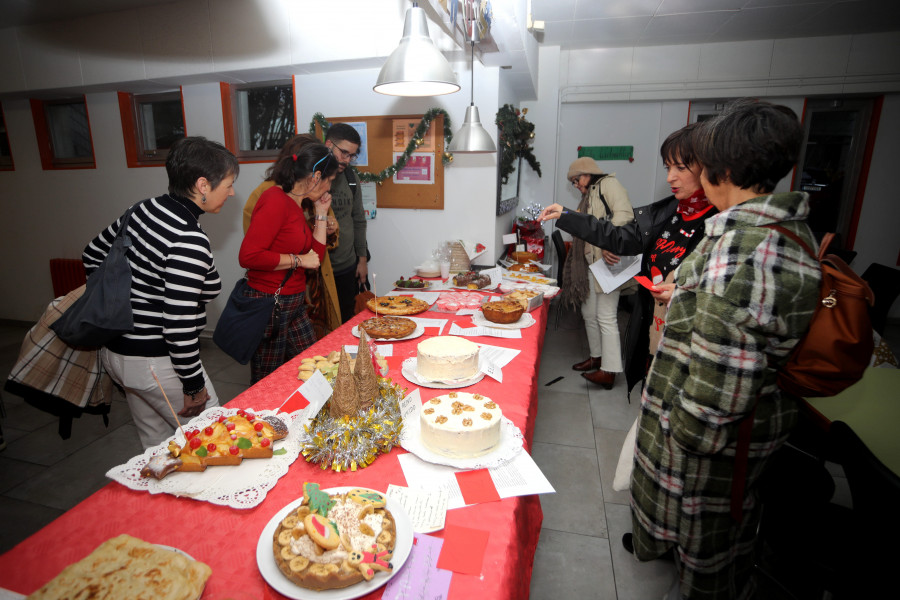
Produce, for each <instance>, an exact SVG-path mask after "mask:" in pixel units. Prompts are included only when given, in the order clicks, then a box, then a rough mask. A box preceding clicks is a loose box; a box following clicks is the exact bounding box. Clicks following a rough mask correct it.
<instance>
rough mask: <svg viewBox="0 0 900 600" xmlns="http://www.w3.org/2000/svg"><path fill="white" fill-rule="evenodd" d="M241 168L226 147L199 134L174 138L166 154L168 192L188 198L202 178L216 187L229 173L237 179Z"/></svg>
mask: <svg viewBox="0 0 900 600" xmlns="http://www.w3.org/2000/svg"><path fill="white" fill-rule="evenodd" d="M240 171H241V165H240V163H238V159H237V158H235V156H234V154H232V153H231V151H230V150H228V148H226V147H225V146H223V145H222V144H220V143H218V142H213V141H210V140H208V139H206V138H205V137H200V136H195V137H185V138H181V139H179V140H176V141H175V143H173V144H172V147H171V148H169V155H168V156H167V157H166V174H167V175H168V176H169V193H170V194H173V195H175V196H183V197H185V198H190V197H191V195H192V194H193V193H194V185H195V184H196V183H197V180H198V179H200V178H201V177H205V178H206V180H207V181H209V184H210V185H211V186H212V187H213V188H217V187H219V184H220V183H222V180H223V179H225V178H226V177H228V176H229V175H234V178H235V179H237V176H238V174H239V173H240Z"/></svg>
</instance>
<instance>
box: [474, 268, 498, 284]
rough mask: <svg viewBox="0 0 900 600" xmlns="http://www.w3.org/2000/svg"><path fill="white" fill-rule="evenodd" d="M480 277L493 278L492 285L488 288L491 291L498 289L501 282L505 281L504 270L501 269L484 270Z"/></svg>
mask: <svg viewBox="0 0 900 600" xmlns="http://www.w3.org/2000/svg"><path fill="white" fill-rule="evenodd" d="M479 275H487V276H488V277H490V278H491V283H490V285H489V286H488V288H490V289H494V288H496V287H497V286H498V285H500V282H501V281H503V270H502V269H501V268H500V267H494V268H492V269H484V270H482V271H481V272H480V273H479Z"/></svg>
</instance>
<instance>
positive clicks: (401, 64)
mask: <svg viewBox="0 0 900 600" xmlns="http://www.w3.org/2000/svg"><path fill="white" fill-rule="evenodd" d="M372 89H374V90H375V91H376V92H378V93H379V94H388V95H390V96H439V95H441V94H452V93H453V92H458V91H459V82H458V81H457V79H456V74H455V73H454V72H453V69H451V68H450V63H449V62H447V59H446V58H444V55H443V54H441V52H440V50H438V49H437V48H436V47H435V45H434V42H432V41H431V37H430V36H429V35H428V21H427V20H426V18H425V10H424V9H422V8H419V5H418V4H417V3H413V6H411V7H410V8H408V9H407V11H406V19H405V21H404V22H403V37H402V38H401V39H400V45H399V46H397V49H396V50H394V51H393V52H392V53H391V55H390V56H389V57H388V59H387V62H385V63H384V66H382V67H381V72H380V73H379V74H378V80H377V81H376V82H375V87H374V88H372Z"/></svg>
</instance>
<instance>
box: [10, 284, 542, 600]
mask: <svg viewBox="0 0 900 600" xmlns="http://www.w3.org/2000/svg"><path fill="white" fill-rule="evenodd" d="M547 309H548V302H546V301H545V303H544V305H543V306H541V307H538V308H536V309H535V310H534V311H533V312H532V313H531V314H532V316H533V317H534V318H535V319H536V321H537V323H536V324H535V325H533V326H531V327H529V328H527V329H524V330H522V338H521V339H505V338H496V337H476V338H470V339H472V341H475V342H480V343H485V344H489V345H494V346H504V347H508V348H515V349H517V350H520V351H521V352H520V354H519V355H518V356H516V358H514V359H513V361H512V362H511V363H510V364H508V365H507V366H506V367H505V368H504V369H503V383H499V382H497V381H495V380H494V379H491V378H490V377H485V378H484V379H483V380H482V381H480V382H479V383H477V384H475V385H473V386H471V387H469V388H465V391H469V392H478V393H481V394H483V395H485V396H488V397H490V398H492V399H494V400H496V401H497V402H498V404H500V406H501V408H502V409H503V414H504V416H506V417H508V418H509V419H510V420H512V422H513V423H515V424H516V425H517V426H518V427H519V428H520V429H521V430H522V432H523V434H524V438H525V449H526V450H527V451H530V450H531V441H532V437H533V434H534V424H535V418H536V416H537V387H536V386H537V373H538V368H539V364H540V355H541V347H542V346H543V341H544V331H545V326H546V321H547ZM371 316H372V315H371V313H369V312H368V311H363V313H361V314H359V315H357V316H356V317H354V318H353V319H352V320H351V321H349V322H348V323H346V324H344V325H343V326H342V327H341V328H339V329H338V330H336V331H334V332H332V333H331V334H330V335H328V336H327V337H325V338H324V339H322V340H320V341H319V342H318V343H316V344H315V345H314V346H312V347H311V348H309V349H308V350H307V351H306V352H304V353H303V354H302V355H301V356H299V357H297V358H295V359H294V360H293V361H291V362H289V363H288V364H286V365H284V366H283V367H282V368H280V369H278V370H277V371H276V372H275V373H273V374H272V375H270V376H269V377H267V378H265V379H264V380H262V381H260V382H259V383H258V384H256V385H254V386H252V387H250V388H249V389H248V390H246V391H245V392H244V393H242V394H241V395H239V396H238V397H236V398H235V399H234V400H232V401H231V402H229V403H228V404H227V405H226V406H228V407H229V408H247V409H254V410H266V409H269V410H274V409H275V408H277V407H278V406H280V405H281V403H282V402H283V401H284V400H285V399H286V398H287V397H288V396H289V395H290V394H291V392H292V391H294V390H295V389H296V388H297V386H298V385H299V383H300V382H299V381H298V380H297V371H298V364H299V361H300V359H301V358H302V357H306V356H313V355H316V354H322V355H327V354H328V353H329V352H331V351H332V350H339V349H340V348H341V347H342V346H344V345H347V344H355V343H357V341H358V339H357V338H356V337H355V336H353V335H352V333H351V330H352V328H353V326H354V325H356V324H358V323H359V322H360V321H362V320H363V319H364V318H368V317H371ZM419 316H421V317H426V318H447V319H448V323H447V325H446V326H445V327H444V330H443V334H444V335H447V332H448V330H449V327H450V324H451V323H452V322H454V321H455V322H458V323H460V325H461V326H462V327H471V326H472V325H471V318H470V317H465V316H456V315H453V314H448V313H437V312H433V311H429V312H425V313H422V314H421V315H419ZM437 333H438V330H437V329H436V328H426V329H425V334H424V336H423V337H420V338H418V339H412V340H407V341H402V342H394V344H393V345H394V348H393V356H392V357H389V358H388V359H387V360H388V365H389V368H390V370H389V374H388V376H389V377H390V378H391V379H393V381H394V382H395V383H399V384H401V385H402V386H403V387H406V388H408V389H409V391H412V390H413V389H414V387H415V386H414V385H413V384H411V383H409V382H408V381H407V380H406V379H405V378H404V377H403V375H402V374H401V372H400V368H401V363H402V361H403V360H404V359H405V358H409V357H411V356H415V354H416V345H417V344H418V343H419V342H420V341H422V340H423V339H425V338H426V337H429V336H433V335H437ZM420 393H421V396H422V401H423V402H425V401H427V400H429V399H431V398H433V397H434V396H438V395H440V394H442V393H446V390H439V389H429V388H420ZM402 453H405V451H404V450H403V449H402V448H399V447H398V448H395V449H394V450H393V451H391V452H390V453H389V454H387V455H381V456H380V457H379V458H378V459H377V460H376V461H375V462H374V463H373V464H372V465H371V466H369V467H367V468H365V469H361V470H359V471H357V472H344V473H336V472H333V471H331V470H322V469H320V468H319V466H317V465H312V464H308V463H307V462H305V460H304V459H303V457H302V455H301V457H300V458H298V459H297V460H296V461H295V462H294V463H293V464H292V465H291V467H290V470H289V472H288V473H287V475H285V476H284V477H283V478H281V479H280V480H279V481H278V483H277V485H276V486H275V487H274V488H273V489H272V490H270V491H269V493H268V495H267V496H266V498H265V500H264V501H263V502H262V503H260V504H259V505H258V506H256V507H254V508H251V509H244V510H238V509H233V508H229V507H223V506H218V505H214V504H210V503H208V502H200V501H196V500H191V499H187V498H179V497H175V496H171V495H169V494H156V495H151V494H148V493H145V492H139V491H134V490H131V489H129V488H126V487H124V486H122V485H120V484H118V483H115V482H113V483H110V484H109V485H107V486H106V487H104V488H102V489H101V490H99V491H98V492H96V493H95V494H93V495H92V496H90V497H88V498H87V499H85V500H84V501H83V502H81V503H80V504H78V505H77V506H75V507H74V508H72V509H71V510H70V511H68V512H66V513H65V514H63V515H62V516H61V517H59V518H58V519H56V520H55V521H53V522H52V523H50V524H49V525H47V526H46V527H44V528H43V529H41V530H40V531H38V532H37V533H35V534H34V535H32V536H31V537H29V538H27V539H26V540H24V541H23V542H22V543H20V544H19V545H17V546H16V547H15V548H13V549H12V550H10V551H9V552H7V553H5V554H3V555H2V556H0V587H3V588H7V589H10V590H13V591H16V592H20V593H24V594H28V593H31V592H33V591H35V590H36V589H38V588H39V587H41V586H42V585H43V584H44V583H45V582H47V581H49V580H50V579H52V578H53V577H55V576H56V575H57V574H58V573H59V572H60V571H61V570H62V569H63V568H64V567H65V566H66V565H68V564H70V563H73V562H76V561H78V560H80V559H81V558H83V557H84V556H86V555H87V554H89V553H90V552H91V551H92V550H93V549H94V548H96V547H97V546H98V545H99V544H100V543H102V542H103V541H105V540H107V539H109V538H112V537H114V536H117V535H120V534H123V533H127V534H129V535H132V536H135V537H138V538H141V539H143V540H146V541H149V542H153V543H156V544H163V545H168V546H173V547H175V548H178V549H181V550H183V551H184V552H186V553H188V554H190V555H191V556H193V557H194V558H196V559H197V560H200V561H203V562H205V563H206V564H208V565H209V566H210V567H212V576H211V577H210V579H209V581H208V582H207V584H206V589H205V591H204V594H203V598H208V599H220V598H228V597H238V598H258V599H270V598H284V596H282V595H281V594H279V593H278V592H277V591H275V590H274V589H273V588H271V587H269V586H268V585H267V584H266V582H265V580H264V579H263V577H262V576H261V575H260V572H259V569H258V567H257V562H256V546H257V542H258V540H259V537H260V533H261V532H262V529H263V527H264V526H265V525H266V523H267V522H268V521H269V520H270V519H271V518H272V516H273V515H274V514H275V513H277V512H278V511H279V510H280V509H281V508H283V507H284V506H286V505H287V504H289V503H291V502H293V501H294V500H296V499H297V498H299V497H300V496H301V495H302V492H301V486H302V483H303V482H304V481H316V482H319V483H320V484H321V486H322V488H328V487H336V486H354V487H368V488H372V489H377V490H382V491H384V490H386V489H387V487H388V485H389V484H396V485H403V486H405V485H407V482H406V480H405V478H404V475H403V472H402V470H401V468H400V464H399V461H398V459H397V457H398V456H399V455H400V454H402ZM128 458H130V457H124V456H123V457H122V462H125V461H126V460H127V459H128ZM213 468H222V469H225V468H228V467H213ZM542 520H543V513H542V512H541V505H540V502H539V500H538V498H537V496H523V497H514V498H507V499H504V500H501V501H499V502H490V503H485V504H476V505H473V506H468V507H466V508H461V509H456V510H451V511H449V512H448V514H447V524H450V525H457V526H463V527H469V528H472V529H481V530H485V531H489V532H490V537H489V539H488V545H487V548H486V551H485V559H484V563H483V566H482V572H481V575H480V576H476V575H466V574H461V573H454V574H453V577H452V581H451V584H450V594H449V597H450V598H451V599H459V600H467V599H469V598H491V599H496V600H503V599H508V600H519V599H522V598H527V597H528V594H529V584H530V581H531V570H532V561H533V558H534V552H535V548H536V546H537V541H538V535H539V533H540V529H541V521H542ZM431 535H436V536H438V537H440V536H441V535H442V534H441V532H437V533H434V534H431ZM383 589H384V588H381V589H380V590H378V591H375V592H372V593H371V594H369V595H367V596H365V598H380V597H381V595H382V591H383Z"/></svg>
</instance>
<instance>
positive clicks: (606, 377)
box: [581, 369, 616, 390]
mask: <svg viewBox="0 0 900 600" xmlns="http://www.w3.org/2000/svg"><path fill="white" fill-rule="evenodd" d="M581 376H582V377H584V378H585V379H587V380H588V381H590V382H591V383H596V384H597V385H599V386H602V387H604V388H605V389H607V390H611V389H612V388H613V385H614V384H615V383H616V374H615V373H610V372H609V371H604V370H603V369H599V370H597V371H593V372H591V373H582V374H581Z"/></svg>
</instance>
